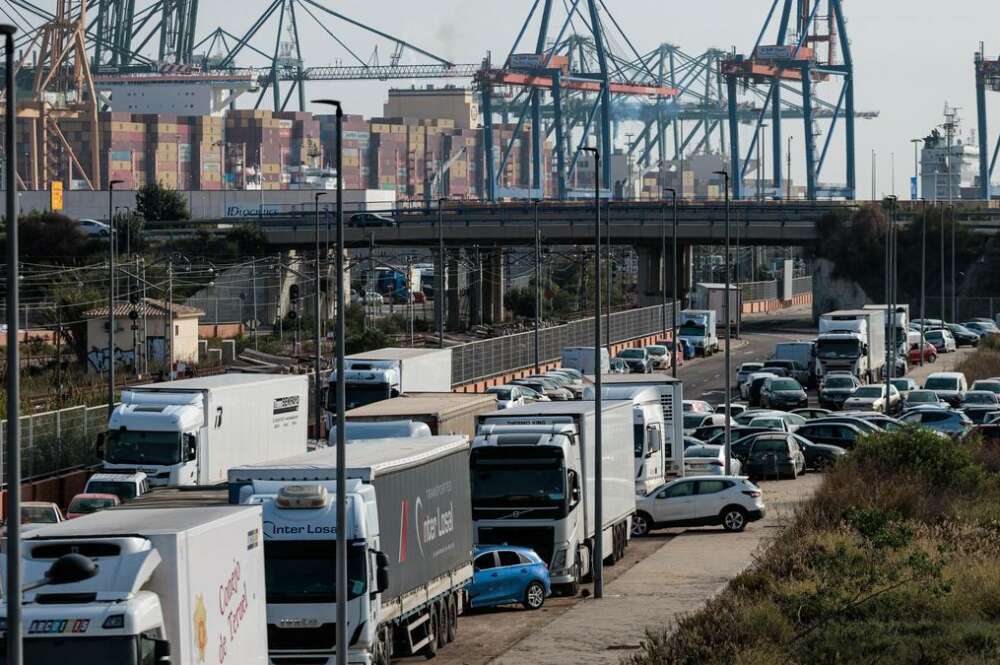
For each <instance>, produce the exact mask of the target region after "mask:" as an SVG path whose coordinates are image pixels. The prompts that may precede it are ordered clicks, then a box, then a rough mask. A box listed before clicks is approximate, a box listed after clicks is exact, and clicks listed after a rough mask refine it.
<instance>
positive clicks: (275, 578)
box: [264, 538, 368, 604]
mask: <svg viewBox="0 0 1000 665" xmlns="http://www.w3.org/2000/svg"><path fill="white" fill-rule="evenodd" d="M367 555H368V548H367V547H366V543H365V541H358V542H353V543H348V545H347V581H348V583H347V598H348V599H349V600H350V599H354V598H357V597H359V596H361V595H362V594H364V593H365V591H366V590H367V587H368V585H367V583H366V580H367V579H368V566H367V562H366V559H367ZM264 588H265V589H266V593H267V602H268V603H281V604H299V603H334V602H336V600H337V553H336V545H335V543H334V541H332V540H329V539H327V540H269V539H267V538H265V539H264Z"/></svg>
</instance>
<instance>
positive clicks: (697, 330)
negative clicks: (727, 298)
mask: <svg viewBox="0 0 1000 665" xmlns="http://www.w3.org/2000/svg"><path fill="white" fill-rule="evenodd" d="M680 334H681V335H683V336H685V337H704V336H705V326H703V325H699V324H697V323H695V322H693V321H692V322H690V323H685V324H683V325H682V326H681V331H680Z"/></svg>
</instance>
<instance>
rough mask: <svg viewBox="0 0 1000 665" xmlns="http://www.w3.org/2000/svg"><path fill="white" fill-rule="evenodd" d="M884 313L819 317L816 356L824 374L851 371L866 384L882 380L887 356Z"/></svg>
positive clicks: (847, 312) (850, 312) (857, 311)
mask: <svg viewBox="0 0 1000 665" xmlns="http://www.w3.org/2000/svg"><path fill="white" fill-rule="evenodd" d="M885 314H886V313H885V312H882V311H879V310H871V309H852V310H840V311H836V312H828V313H826V314H823V315H822V316H820V317H819V337H817V338H816V356H817V357H818V358H819V362H820V364H821V365H822V371H823V374H829V373H830V372H837V371H840V372H850V373H852V374H854V375H855V376H856V377H858V378H859V379H861V380H862V381H864V382H865V383H875V382H876V381H881V379H882V377H883V373H884V372H885V366H886V355H887V353H886V345H885Z"/></svg>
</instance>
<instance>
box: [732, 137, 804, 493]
mask: <svg viewBox="0 0 1000 665" xmlns="http://www.w3.org/2000/svg"><path fill="white" fill-rule="evenodd" d="M789 138H791V137H789ZM789 154H791V153H789ZM715 174H716V175H721V176H722V178H723V180H724V185H725V188H726V268H725V272H726V297H725V300H724V301H723V303H722V318H723V319H725V320H724V322H723V325H724V326H725V331H726V370H725V372H726V423H725V454H726V475H727V476H728V475H730V474H731V473H732V467H733V448H732V443H733V430H732V419H731V415H732V414H731V408H730V407H731V406H732V399H733V394H732V386H731V385H730V381H731V380H732V376H731V374H732V368H731V365H732V353H731V348H730V344H731V342H732V326H731V325H730V322H731V321H732V316H731V314H730V312H729V304H730V300H731V297H730V292H729V288H730V287H729V282H730V272H731V266H730V259H729V172H728V171H716V172H715Z"/></svg>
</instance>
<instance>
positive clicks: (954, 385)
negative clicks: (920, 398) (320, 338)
mask: <svg viewBox="0 0 1000 665" xmlns="http://www.w3.org/2000/svg"><path fill="white" fill-rule="evenodd" d="M968 389H969V384H968V383H966V381H965V375H964V374H962V373H961V372H935V373H934V374H931V375H930V376H928V377H927V380H926V381H924V390H933V391H934V392H936V393H937V396H938V397H940V398H941V399H943V400H944V401H946V402H948V404H950V405H951V406H953V407H957V406H958V405H959V404H961V403H962V396H963V395H965V391H966V390H968Z"/></svg>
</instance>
